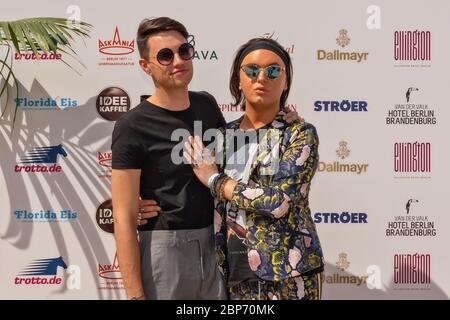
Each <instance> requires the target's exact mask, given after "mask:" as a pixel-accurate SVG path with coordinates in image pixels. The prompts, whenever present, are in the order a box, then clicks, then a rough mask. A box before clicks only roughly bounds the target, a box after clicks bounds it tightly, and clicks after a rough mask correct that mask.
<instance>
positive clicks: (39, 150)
mask: <svg viewBox="0 0 450 320" xmlns="http://www.w3.org/2000/svg"><path fill="white" fill-rule="evenodd" d="M58 155H62V156H64V157H67V152H66V150H64V148H63V146H62V144H59V145H57V146H51V147H36V148H34V149H33V150H31V151H29V152H28V153H27V154H26V155H24V156H23V157H21V158H20V161H19V163H20V165H19V164H16V165H15V167H14V171H15V172H45V173H59V172H61V170H62V168H61V166H60V165H58V164H57V160H58Z"/></svg>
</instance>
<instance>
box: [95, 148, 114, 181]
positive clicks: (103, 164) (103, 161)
mask: <svg viewBox="0 0 450 320" xmlns="http://www.w3.org/2000/svg"><path fill="white" fill-rule="evenodd" d="M97 161H98V165H99V167H100V170H101V173H99V175H98V177H99V178H111V171H112V164H111V161H112V152H111V151H107V152H98V153H97Z"/></svg>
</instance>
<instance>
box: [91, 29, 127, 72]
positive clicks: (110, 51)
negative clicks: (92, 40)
mask: <svg viewBox="0 0 450 320" xmlns="http://www.w3.org/2000/svg"><path fill="white" fill-rule="evenodd" d="M98 51H99V52H100V53H101V54H102V55H103V57H102V58H101V61H100V62H99V65H100V66H134V61H133V58H131V57H130V56H129V55H130V54H132V53H133V52H134V39H131V40H123V39H122V38H121V37H120V33H119V28H118V27H117V26H116V29H115V31H114V36H113V39H104V40H102V39H98Z"/></svg>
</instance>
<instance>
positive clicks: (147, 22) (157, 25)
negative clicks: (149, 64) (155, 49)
mask: <svg viewBox="0 0 450 320" xmlns="http://www.w3.org/2000/svg"><path fill="white" fill-rule="evenodd" d="M171 30H175V31H178V32H179V33H180V34H181V35H182V36H183V37H185V38H186V39H187V37H188V36H189V33H188V32H187V30H186V27H185V26H184V25H183V24H182V23H180V22H178V21H176V20H174V19H171V18H169V17H159V18H154V19H144V20H142V21H141V23H140V24H139V28H138V31H137V39H136V42H137V46H138V50H139V55H140V56H141V58H144V59H146V58H148V49H149V48H148V45H147V40H148V38H149V37H150V36H151V35H154V34H155V33H158V32H163V31H171Z"/></svg>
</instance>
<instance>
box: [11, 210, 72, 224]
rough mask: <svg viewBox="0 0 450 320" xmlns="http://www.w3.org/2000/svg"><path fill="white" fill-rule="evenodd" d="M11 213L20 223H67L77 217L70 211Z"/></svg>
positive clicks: (21, 211)
mask: <svg viewBox="0 0 450 320" xmlns="http://www.w3.org/2000/svg"><path fill="white" fill-rule="evenodd" d="M13 213H14V216H15V218H16V219H17V220H19V221H21V222H67V221H73V220H75V219H77V217H78V214H77V213H76V212H74V211H72V210H59V211H54V210H39V211H37V210H36V211H28V210H14V212H13Z"/></svg>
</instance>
